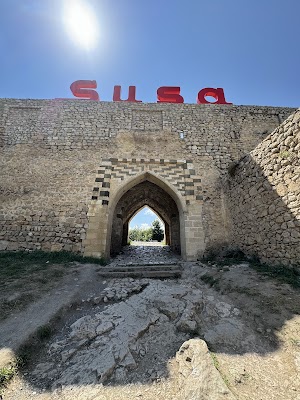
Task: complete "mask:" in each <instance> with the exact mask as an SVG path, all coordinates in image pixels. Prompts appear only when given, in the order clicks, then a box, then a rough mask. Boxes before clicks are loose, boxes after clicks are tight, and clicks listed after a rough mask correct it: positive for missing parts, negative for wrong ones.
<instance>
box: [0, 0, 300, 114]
mask: <svg viewBox="0 0 300 400" xmlns="http://www.w3.org/2000/svg"><path fill="white" fill-rule="evenodd" d="M72 1H77V0H69V2H72ZM81 1H82V2H83V3H87V4H89V6H90V8H91V9H92V10H93V13H94V16H95V17H96V19H97V23H98V26H99V39H98V42H97V46H96V47H95V48H94V49H91V50H89V51H87V50H86V49H84V48H82V47H81V46H79V45H78V43H76V42H75V41H74V40H72V38H71V37H70V36H69V35H68V34H67V32H66V29H65V26H64V23H63V4H64V3H65V0H1V1H0V18H1V24H0V52H1V74H0V88H1V92H0V97H15V98H57V97H58V98H65V97H72V94H71V92H70V90H69V86H70V84H71V83H72V82H73V81H75V80H79V79H91V80H92V79H94V80H96V81H97V83H98V92H99V95H100V99H101V100H105V101H111V99H112V91H113V86H114V85H118V84H119V85H122V86H123V87H124V89H125V88H126V87H127V86H128V85H135V86H137V97H138V99H140V100H143V101H144V102H156V90H157V88H158V87H160V86H180V87H181V94H182V96H183V97H184V99H185V102H186V103H195V99H196V95H197V92H198V91H199V90H200V89H202V88H204V87H223V88H224V91H225V95H226V99H227V101H230V102H233V103H234V104H245V105H246V104H254V105H271V106H291V107H299V105H300V104H299V103H300V102H299V93H300V80H299V64H300V51H299V38H300V23H299V15H300V2H299V0H284V1H283V0H281V1H279V0H252V1H241V0H227V1H225V0H209V1H202V0H185V1H184V0H151V1H145V0H81ZM69 4H70V3H69Z"/></svg>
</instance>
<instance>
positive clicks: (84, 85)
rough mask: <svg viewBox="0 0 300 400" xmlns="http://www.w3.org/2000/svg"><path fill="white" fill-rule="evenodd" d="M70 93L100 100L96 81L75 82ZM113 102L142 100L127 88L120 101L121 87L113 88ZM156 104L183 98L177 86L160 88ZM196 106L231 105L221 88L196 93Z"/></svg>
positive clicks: (178, 100) (131, 88)
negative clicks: (124, 95)
mask: <svg viewBox="0 0 300 400" xmlns="http://www.w3.org/2000/svg"><path fill="white" fill-rule="evenodd" d="M70 89H71V92H72V93H73V95H74V96H75V97H80V98H83V99H87V100H98V101H99V100H100V98H99V95H98V92H96V90H95V89H97V82H96V81H88V80H82V81H75V82H73V83H72V85H71V86H70ZM206 97H213V98H214V99H215V100H216V101H213V102H211V101H208V100H207V99H206ZM113 101H129V102H132V103H141V102H142V100H136V87H135V86H129V88H128V97H127V100H121V86H115V87H114V92H113ZM157 102H158V103H184V98H183V97H182V96H181V95H180V87H179V86H161V87H160V88H158V89H157ZM197 103H198V104H232V103H228V102H227V101H226V100H225V95H224V90H223V89H222V88H216V89H214V88H204V89H202V90H200V91H199V92H198V95H197Z"/></svg>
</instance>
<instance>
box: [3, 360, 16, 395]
mask: <svg viewBox="0 0 300 400" xmlns="http://www.w3.org/2000/svg"><path fill="white" fill-rule="evenodd" d="M16 373H17V367H16V366H13V365H12V366H10V367H4V368H0V394H1V393H2V390H3V389H4V388H5V387H6V386H7V384H8V382H9V381H10V380H11V379H12V378H13V377H14V376H15V374H16Z"/></svg>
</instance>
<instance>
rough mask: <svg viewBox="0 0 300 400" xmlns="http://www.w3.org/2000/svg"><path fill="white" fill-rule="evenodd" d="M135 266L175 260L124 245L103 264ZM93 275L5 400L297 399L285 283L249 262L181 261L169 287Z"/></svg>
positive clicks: (164, 251)
mask: <svg viewBox="0 0 300 400" xmlns="http://www.w3.org/2000/svg"><path fill="white" fill-rule="evenodd" d="M143 260H144V261H145V262H147V263H149V262H155V263H158V262H161V263H164V262H168V263H169V262H171V261H172V262H178V257H176V256H175V255H173V254H171V253H170V251H169V249H168V247H133V246H129V247H128V248H127V250H125V252H124V254H121V255H120V256H118V257H117V258H116V259H114V260H113V262H112V264H111V265H114V263H115V265H117V264H122V263H124V264H125V263H136V262H137V263H142V262H143ZM78 267H79V266H78V265H77V268H78ZM90 268H91V267H90ZM98 268H99V266H95V267H94V273H95V275H93V279H92V280H93V282H89V283H87V282H86V283H85V285H84V287H83V288H82V290H81V292H80V295H79V297H77V299H76V302H74V301H73V304H72V306H71V307H69V308H68V309H65V310H64V313H63V315H61V318H60V320H57V321H56V322H55V323H54V322H53V330H52V332H53V334H52V336H51V337H50V338H49V339H48V340H44V341H41V342H40V343H39V345H38V346H35V347H32V349H31V350H32V354H31V359H30V362H29V363H28V365H27V366H26V367H25V368H23V369H22V371H21V372H20V373H19V375H18V376H17V377H16V378H15V379H14V381H13V382H12V383H11V384H10V385H9V387H8V388H7V389H6V390H5V392H4V394H3V398H4V399H5V400H6V399H7V400H16V399H18V400H28V399H32V398H35V399H38V400H46V399H47V400H50V399H51V400H54V399H61V400H62V399H64V400H71V399H128V400H129V399H154V398H156V399H158V400H159V399H174V400H175V399H176V400H179V399H191V400H192V399H195V400H196V399H197V400H198V399H200V400H201V399H203V400H204V399H207V400H208V399H209V400H214V399H220V400H221V399H241V400H246V399H251V400H260V399H264V400H268V399H269V400H271V399H276V400H283V399H284V400H299V399H300V317H299V313H300V303H299V292H298V291H297V290H296V289H293V288H292V287H291V286H290V285H288V284H282V283H280V282H278V281H276V280H275V279H270V278H267V277H265V276H263V275H261V274H258V273H257V272H256V271H254V270H253V269H251V268H250V267H249V264H248V263H239V264H235V265H227V266H226V265H225V266H224V265H223V266H221V265H218V264H216V263H210V264H203V263H200V262H194V263H191V262H187V263H183V275H182V278H180V279H176V280H170V279H169V280H168V279H166V280H155V279H139V280H137V279H131V278H125V279H113V280H104V281H103V279H102V278H97V269H98ZM24 317H26V315H25V314H24ZM20 329H21V327H20ZM29 349H30V348H29Z"/></svg>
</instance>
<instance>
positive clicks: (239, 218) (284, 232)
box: [228, 111, 300, 265]
mask: <svg viewBox="0 0 300 400" xmlns="http://www.w3.org/2000/svg"><path fill="white" fill-rule="evenodd" d="M231 175H232V176H231V178H230V179H229V191H228V208H229V209H230V213H231V217H232V223H233V227H234V228H233V227H232V229H231V232H232V234H231V235H232V237H231V242H232V243H235V244H236V246H237V247H238V248H240V249H242V250H244V251H245V252H246V253H248V254H249V255H257V256H258V257H259V258H260V259H261V260H262V261H264V262H267V263H270V262H272V263H276V264H286V265H289V264H295V265H296V264H299V263H300V111H297V112H296V113H294V114H292V115H291V116H290V117H289V118H288V119H287V120H286V121H285V122H284V123H283V124H282V125H280V126H279V127H278V128H277V129H276V130H275V131H274V132H273V133H272V134H271V135H269V136H268V137H267V138H266V139H265V140H263V141H262V142H261V143H260V144H259V145H258V146H257V147H256V148H255V149H254V150H253V151H252V152H251V153H250V154H249V155H247V156H245V157H244V158H243V159H242V160H241V161H240V162H239V163H238V164H237V165H235V166H233V167H232V170H231Z"/></svg>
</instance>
